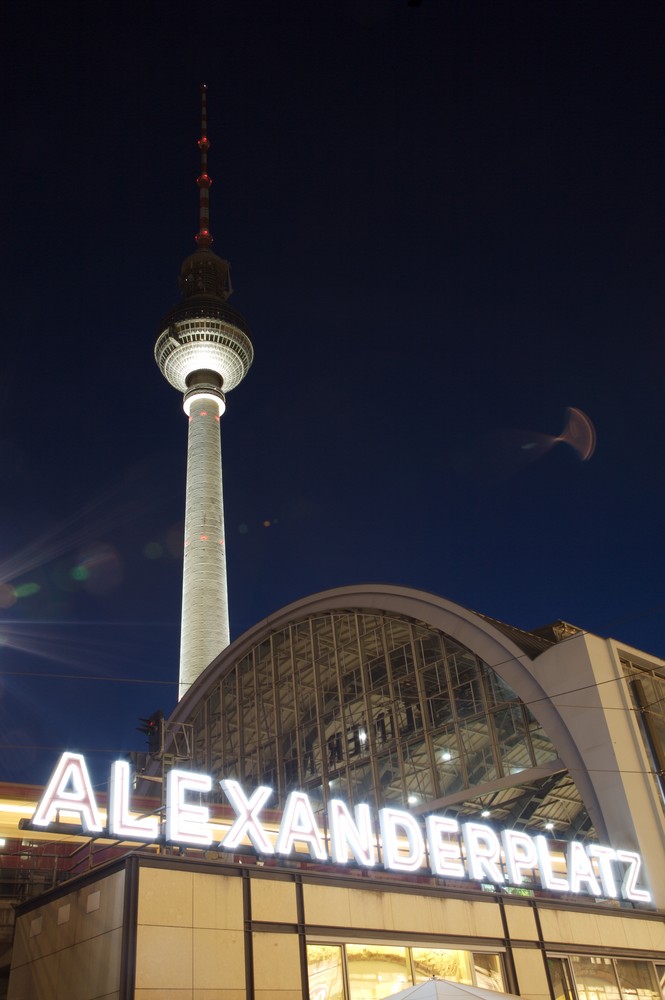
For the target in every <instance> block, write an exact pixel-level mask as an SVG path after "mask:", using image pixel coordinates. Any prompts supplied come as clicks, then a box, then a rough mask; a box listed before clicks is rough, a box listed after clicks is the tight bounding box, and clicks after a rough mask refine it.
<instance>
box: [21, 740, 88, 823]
mask: <svg viewBox="0 0 665 1000" xmlns="http://www.w3.org/2000/svg"><path fill="white" fill-rule="evenodd" d="M59 809H62V810H63V811H64V810H66V811H67V812H72V813H78V815H79V816H80V817H81V826H82V827H83V829H84V830H85V832H86V833H101V832H102V818H101V816H100V815H99V809H98V808H97V802H96V801H95V794H94V792H93V790H92V784H91V782H90V775H89V774H88V768H87V767H86V763H85V760H84V758H83V755H82V754H80V753H69V752H65V753H63V754H62V756H61V757H60V760H59V761H58V763H57V764H56V768H55V771H54V772H53V774H52V775H51V780H50V781H49V783H48V785H47V786H46V790H45V792H44V794H43V795H42V797H41V799H40V800H39V802H38V804H37V808H36V810H35V814H34V816H33V817H32V822H33V823H34V824H35V826H48V825H49V823H52V822H53V821H54V820H55V814H56V812H57V811H58V810H59Z"/></svg>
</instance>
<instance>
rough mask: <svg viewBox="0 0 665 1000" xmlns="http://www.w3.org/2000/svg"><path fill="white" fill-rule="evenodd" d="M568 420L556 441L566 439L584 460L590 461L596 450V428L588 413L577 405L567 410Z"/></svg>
mask: <svg viewBox="0 0 665 1000" xmlns="http://www.w3.org/2000/svg"><path fill="white" fill-rule="evenodd" d="M566 414H567V417H568V421H567V423H566V426H565V427H564V429H563V430H562V431H561V433H560V434H559V436H558V438H555V439H554V440H555V441H565V443H566V444H569V445H570V447H571V448H574V450H575V451H576V452H577V454H578V455H579V456H580V458H581V459H582V461H583V462H588V461H589V459H590V458H591V456H592V455H593V453H594V451H595V450H596V429H595V427H594V426H593V424H592V423H591V420H590V419H589V417H587V415H586V413H583V412H582V411H581V410H578V409H577V408H576V407H575V406H569V407H568V409H567V411H566Z"/></svg>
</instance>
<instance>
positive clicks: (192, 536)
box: [179, 394, 230, 697]
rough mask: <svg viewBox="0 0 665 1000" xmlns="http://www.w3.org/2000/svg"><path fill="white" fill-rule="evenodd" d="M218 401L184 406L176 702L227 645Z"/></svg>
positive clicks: (201, 398) (197, 399)
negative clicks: (184, 478) (184, 473)
mask: <svg viewBox="0 0 665 1000" xmlns="http://www.w3.org/2000/svg"><path fill="white" fill-rule="evenodd" d="M219 418H220V401H219V400H217V399H214V398H212V397H207V398H206V397H205V396H200V395H198V394H197V395H196V397H195V398H194V399H193V400H190V401H189V435H188V443H187V485H186V500H185V551H184V565H183V585H182V629H181V635H180V678H179V697H182V696H183V695H184V694H185V692H186V691H187V690H188V688H189V687H190V686H191V685H192V684H193V683H194V681H195V680H196V678H197V677H198V676H199V674H200V673H202V671H203V670H205V668H206V667H207V666H208V664H209V663H210V662H211V661H212V660H213V659H214V658H215V657H216V656H217V655H218V653H220V652H221V650H222V649H225V648H226V646H228V644H229V641H230V633H229V606H228V594H227V582H226V547H225V539H224V501H223V494H222V458H221V443H220V427H219Z"/></svg>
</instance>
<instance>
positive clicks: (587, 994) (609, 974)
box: [570, 955, 620, 1000]
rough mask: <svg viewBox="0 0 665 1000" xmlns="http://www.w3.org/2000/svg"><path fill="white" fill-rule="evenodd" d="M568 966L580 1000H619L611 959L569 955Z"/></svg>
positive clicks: (617, 985)
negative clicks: (569, 965)
mask: <svg viewBox="0 0 665 1000" xmlns="http://www.w3.org/2000/svg"><path fill="white" fill-rule="evenodd" d="M570 964H571V967H572V970H573V976H574V978H575V985H576V987H577V993H578V995H579V998H580V1000H619V998H620V993H619V984H618V983H617V980H616V975H615V973H614V965H613V964H612V961H611V959H609V958H596V957H595V956H593V955H571V958H570Z"/></svg>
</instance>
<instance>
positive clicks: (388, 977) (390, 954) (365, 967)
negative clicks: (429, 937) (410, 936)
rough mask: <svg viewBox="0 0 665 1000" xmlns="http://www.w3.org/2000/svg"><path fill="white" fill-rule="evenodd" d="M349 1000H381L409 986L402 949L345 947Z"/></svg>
mask: <svg viewBox="0 0 665 1000" xmlns="http://www.w3.org/2000/svg"><path fill="white" fill-rule="evenodd" d="M346 962H347V967H348V970H349V991H350V998H351V1000H381V998H382V997H389V996H390V995H391V993H398V992H399V990H403V989H405V988H406V987H407V986H411V985H412V983H411V973H410V971H409V966H408V962H407V955H406V948H393V947H390V946H385V947H384V946H382V945H378V944H347V946H346Z"/></svg>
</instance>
